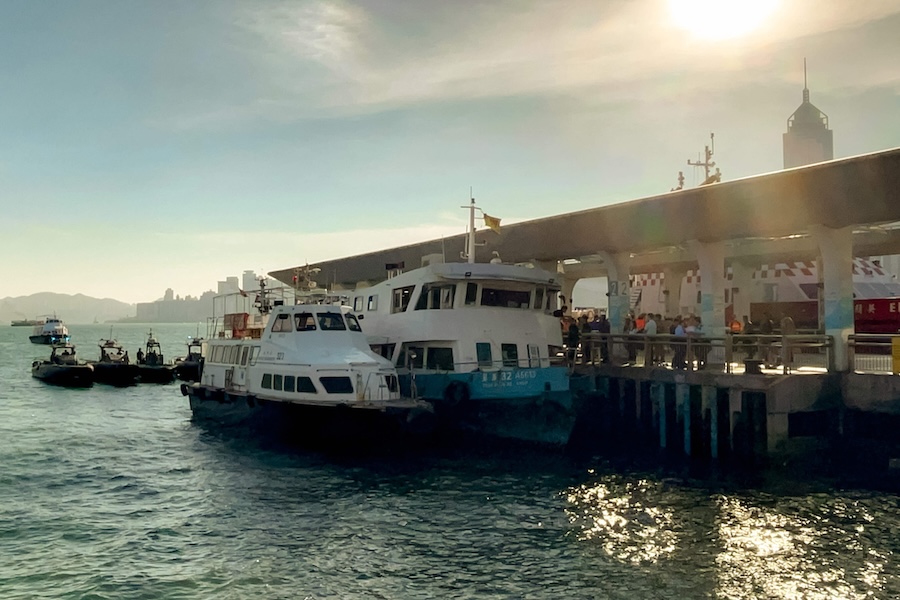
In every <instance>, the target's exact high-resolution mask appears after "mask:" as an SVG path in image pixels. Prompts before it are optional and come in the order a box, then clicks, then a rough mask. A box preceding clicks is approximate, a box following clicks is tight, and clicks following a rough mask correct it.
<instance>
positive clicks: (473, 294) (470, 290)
mask: <svg viewBox="0 0 900 600" xmlns="http://www.w3.org/2000/svg"><path fill="white" fill-rule="evenodd" d="M477 298H478V284H477V283H467V284H466V306H471V305H473V304H475V300H476V299H477Z"/></svg>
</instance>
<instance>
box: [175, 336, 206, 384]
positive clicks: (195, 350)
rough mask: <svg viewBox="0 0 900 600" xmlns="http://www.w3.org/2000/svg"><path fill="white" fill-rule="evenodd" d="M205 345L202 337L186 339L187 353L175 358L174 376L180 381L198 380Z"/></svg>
mask: <svg viewBox="0 0 900 600" xmlns="http://www.w3.org/2000/svg"><path fill="white" fill-rule="evenodd" d="M205 345H206V342H205V341H204V339H203V338H197V337H195V338H191V339H190V340H189V341H188V345H187V346H188V352H187V355H185V356H183V357H181V358H176V359H175V377H177V378H178V379H180V380H182V381H199V380H200V371H201V369H202V368H203V355H204V351H203V348H204V346H205Z"/></svg>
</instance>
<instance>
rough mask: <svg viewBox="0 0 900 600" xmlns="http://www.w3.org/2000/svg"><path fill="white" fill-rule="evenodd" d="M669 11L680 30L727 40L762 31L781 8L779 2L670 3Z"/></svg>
mask: <svg viewBox="0 0 900 600" xmlns="http://www.w3.org/2000/svg"><path fill="white" fill-rule="evenodd" d="M668 1H669V12H670V13H671V15H672V20H673V21H674V22H675V24H676V25H678V27H680V28H682V29H685V30H687V31H688V32H690V33H691V34H692V35H694V36H696V37H699V38H704V39H709V40H724V39H728V38H734V37H738V36H741V35H744V34H747V33H750V32H751V31H753V30H755V29H757V28H759V27H760V26H761V25H762V24H763V23H764V22H765V21H766V19H768V18H769V17H770V16H771V15H772V13H773V12H775V9H776V8H777V6H778V3H779V0H668Z"/></svg>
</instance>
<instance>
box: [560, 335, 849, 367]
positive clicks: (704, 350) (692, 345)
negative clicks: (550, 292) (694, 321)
mask: <svg viewBox="0 0 900 600" xmlns="http://www.w3.org/2000/svg"><path fill="white" fill-rule="evenodd" d="M604 346H605V348H604ZM833 348H834V341H833V338H832V337H831V336H828V335H823V334H816V333H811V334H806V333H803V334H794V335H778V334H733V333H727V334H726V335H724V336H707V335H702V334H699V335H698V334H689V335H683V336H676V335H671V334H660V335H647V334H641V333H635V334H612V333H609V334H607V333H596V332H592V333H589V334H582V336H581V341H580V344H579V346H578V347H577V348H567V349H566V350H565V351H564V352H566V353H567V354H566V359H567V362H568V363H569V364H570V365H571V366H574V365H575V364H592V365H598V364H602V363H609V364H615V365H619V366H628V367H660V368H671V369H679V370H680V369H683V370H688V371H691V370H700V369H703V370H707V371H713V370H716V371H721V372H725V373H735V372H750V373H752V372H758V371H759V370H760V369H763V368H768V369H775V370H777V371H780V372H782V373H784V374H787V373H791V372H793V371H795V370H797V369H806V370H810V371H813V372H824V371H831V370H833V365H834V362H833Z"/></svg>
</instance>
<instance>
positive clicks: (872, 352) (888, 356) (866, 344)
mask: <svg viewBox="0 0 900 600" xmlns="http://www.w3.org/2000/svg"><path fill="white" fill-rule="evenodd" d="M895 339H900V335H892V334H877V333H854V334H852V335H851V336H850V338H849V339H848V340H847V355H848V361H849V363H850V369H851V370H853V371H859V372H862V373H895V372H896V370H895V369H894V360H893V355H892V349H893V346H894V341H893V340H895Z"/></svg>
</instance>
